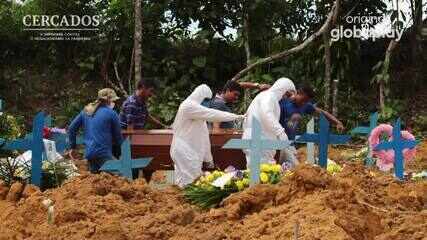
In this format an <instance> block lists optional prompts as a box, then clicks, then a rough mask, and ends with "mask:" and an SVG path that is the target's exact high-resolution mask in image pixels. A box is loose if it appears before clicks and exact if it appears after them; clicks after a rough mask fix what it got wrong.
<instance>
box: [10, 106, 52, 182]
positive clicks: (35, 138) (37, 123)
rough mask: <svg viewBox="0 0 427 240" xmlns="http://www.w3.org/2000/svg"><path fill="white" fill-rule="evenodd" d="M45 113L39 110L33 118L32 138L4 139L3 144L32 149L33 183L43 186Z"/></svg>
mask: <svg viewBox="0 0 427 240" xmlns="http://www.w3.org/2000/svg"><path fill="white" fill-rule="evenodd" d="M44 119H45V116H44V113H43V112H39V113H38V114H37V115H36V116H35V117H34V119H33V132H32V137H31V138H27V137H26V138H24V139H17V140H13V141H4V140H3V142H4V145H3V146H2V147H3V148H4V149H6V150H22V151H26V150H31V154H32V155H31V183H32V184H34V185H36V186H39V187H40V186H41V176H42V158H43V151H44V146H43V126H44Z"/></svg>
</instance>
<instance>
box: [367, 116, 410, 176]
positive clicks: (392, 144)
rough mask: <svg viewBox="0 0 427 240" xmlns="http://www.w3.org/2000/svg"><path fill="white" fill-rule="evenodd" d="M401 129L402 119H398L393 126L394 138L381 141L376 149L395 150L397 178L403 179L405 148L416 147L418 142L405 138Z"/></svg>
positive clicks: (395, 172)
mask: <svg viewBox="0 0 427 240" xmlns="http://www.w3.org/2000/svg"><path fill="white" fill-rule="evenodd" d="M400 129H401V123H400V119H397V121H396V123H395V124H394V127H393V140H392V141H389V142H381V143H379V144H378V145H377V146H376V147H375V150H389V149H393V150H394V174H395V175H396V177H397V178H399V179H400V180H403V168H404V164H403V150H404V149H406V148H414V147H415V146H416V145H417V144H418V142H417V141H414V140H403V139H402V135H401V133H400Z"/></svg>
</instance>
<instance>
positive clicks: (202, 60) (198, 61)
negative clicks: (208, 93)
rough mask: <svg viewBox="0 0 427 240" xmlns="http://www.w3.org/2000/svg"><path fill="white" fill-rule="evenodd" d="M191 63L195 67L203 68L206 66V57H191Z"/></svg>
mask: <svg viewBox="0 0 427 240" xmlns="http://www.w3.org/2000/svg"><path fill="white" fill-rule="evenodd" d="M193 64H194V65H195V66H197V67H200V68H203V67H205V66H206V57H197V58H193Z"/></svg>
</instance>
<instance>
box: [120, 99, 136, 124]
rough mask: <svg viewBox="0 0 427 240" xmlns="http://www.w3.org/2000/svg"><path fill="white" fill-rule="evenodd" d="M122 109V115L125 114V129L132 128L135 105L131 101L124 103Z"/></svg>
mask: <svg viewBox="0 0 427 240" xmlns="http://www.w3.org/2000/svg"><path fill="white" fill-rule="evenodd" d="M122 111H123V115H125V117H126V128H127V130H132V129H133V124H134V122H135V113H136V107H135V106H134V105H133V104H131V103H128V104H124V105H123V108H122Z"/></svg>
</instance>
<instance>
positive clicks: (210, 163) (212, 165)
mask: <svg viewBox="0 0 427 240" xmlns="http://www.w3.org/2000/svg"><path fill="white" fill-rule="evenodd" d="M206 168H209V169H212V168H215V164H214V163H213V162H206Z"/></svg>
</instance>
